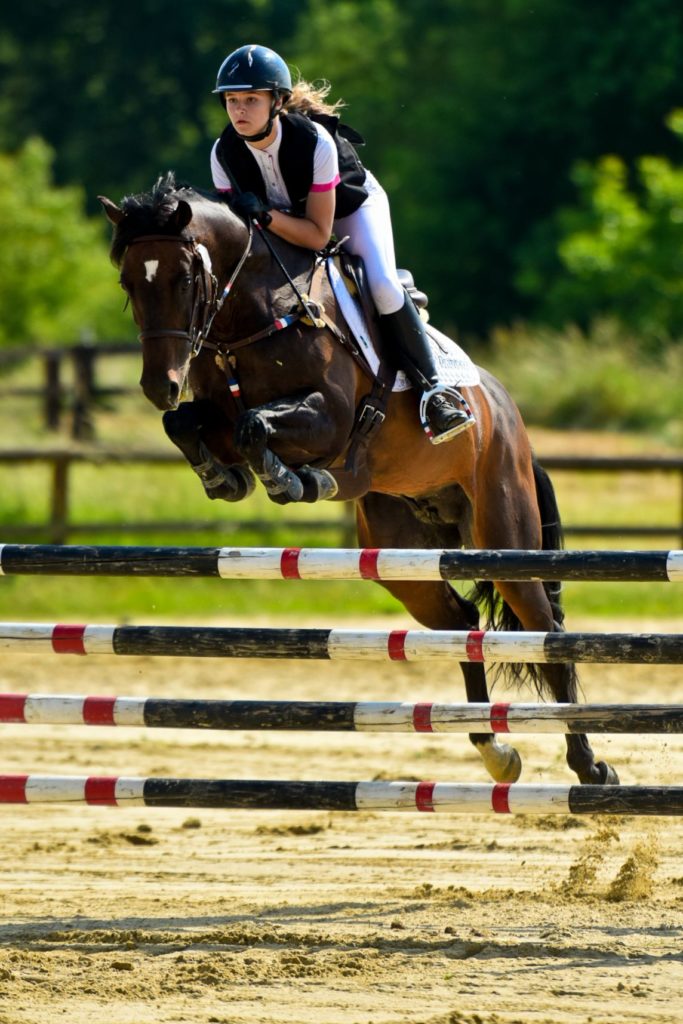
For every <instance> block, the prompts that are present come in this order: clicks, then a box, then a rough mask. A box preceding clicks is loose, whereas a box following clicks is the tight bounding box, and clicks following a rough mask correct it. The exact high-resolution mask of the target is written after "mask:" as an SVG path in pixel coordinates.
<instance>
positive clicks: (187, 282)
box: [180, 274, 192, 292]
mask: <svg viewBox="0 0 683 1024" xmlns="http://www.w3.org/2000/svg"><path fill="white" fill-rule="evenodd" d="M191 284H192V278H191V277H190V275H189V274H185V276H184V277H182V278H181V280H180V287H181V288H182V289H183V291H184V292H186V291H187V289H188V288H189V287H190V286H191Z"/></svg>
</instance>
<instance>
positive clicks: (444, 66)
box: [296, 0, 683, 331]
mask: <svg viewBox="0 0 683 1024" xmlns="http://www.w3.org/2000/svg"><path fill="white" fill-rule="evenodd" d="M296 49H297V53H298V54H299V60H300V63H301V65H302V68H303V69H304V70H305V71H306V72H307V73H308V74H317V75H325V76H326V77H328V78H330V79H331V80H332V81H333V83H334V86H335V91H336V92H338V93H340V94H341V95H343V96H344V97H345V98H346V99H348V100H349V101H350V105H351V109H350V111H349V120H350V121H351V123H352V124H354V126H355V127H357V128H358V129H359V130H360V131H361V132H364V133H366V134H367V135H368V138H369V139H370V140H371V143H370V145H369V146H368V149H367V162H368V165H369V166H370V167H372V168H373V169H375V170H376V171H377V172H378V174H379V177H380V179H381V180H382V182H383V183H384V184H385V185H386V186H387V190H388V191H389V193H390V198H391V200H392V207H393V211H394V221H395V227H396V236H397V248H398V253H399V260H400V262H402V263H407V264H410V265H411V267H412V268H413V269H414V270H415V271H416V273H417V275H418V277H419V280H420V282H421V283H422V285H423V286H425V287H426V288H427V289H428V290H429V291H430V293H431V296H432V299H433V307H434V313H435V316H437V317H438V318H439V320H440V321H441V322H442V323H446V322H448V320H450V321H451V322H453V321H454V322H455V323H456V324H458V325H460V326H461V327H462V328H465V329H473V330H476V331H485V330H486V329H488V328H489V327H490V326H491V325H492V324H495V323H500V322H504V321H510V320H513V319H515V318H517V317H520V316H523V317H528V316H534V315H535V314H536V313H537V311H538V300H537V298H536V296H532V295H530V294H529V293H528V292H522V291H520V289H519V288H518V286H517V275H518V273H519V271H520V268H521V267H522V266H523V264H524V263H525V262H526V261H527V260H530V261H532V262H534V261H537V260H538V259H540V258H541V256H542V253H544V252H546V251H547V245H546V241H547V238H548V237H549V236H553V235H554V232H555V230H556V225H555V222H554V219H553V217H554V212H555V210H556V209H557V207H558V206H561V205H562V206H566V205H569V204H571V203H572V202H573V201H574V199H575V197H576V192H575V183H574V181H573V179H572V177H571V174H570V169H571V167H572V165H573V164H574V163H575V162H576V160H577V159H584V160H594V159H596V158H597V157H598V156H599V155H600V154H602V153H604V152H606V151H607V152H613V153H615V154H617V155H619V156H621V158H622V159H623V160H624V161H625V162H626V164H627V165H628V166H629V167H631V166H632V165H633V162H634V160H635V159H636V158H637V156H638V155H639V154H640V153H643V152H651V153H655V154H657V155H662V156H671V155H672V154H673V151H674V148H675V147H674V143H673V142H672V139H671V137H670V134H669V133H667V131H666V129H665V128H664V126H663V123H662V119H663V117H664V116H665V115H666V113H667V112H668V111H669V110H671V109H672V108H673V107H674V106H675V105H676V104H677V103H678V102H679V100H680V93H681V86H682V85H683V6H682V5H681V4H680V0H621V2H620V3H619V4H608V3H595V2H594V0H544V3H542V4H529V3H528V2H526V0H417V2H414V3H410V4H401V3H399V2H398V0H311V2H310V11H309V15H308V17H306V18H304V19H302V21H301V23H300V35H299V41H298V45H297V48H296ZM550 248H551V250H552V251H554V240H553V239H551V246H550Z"/></svg>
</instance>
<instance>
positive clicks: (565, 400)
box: [485, 320, 683, 444]
mask: <svg viewBox="0 0 683 1024" xmlns="http://www.w3.org/2000/svg"><path fill="white" fill-rule="evenodd" d="M485 360H486V365H487V367H488V368H489V369H491V370H492V371H493V372H494V373H495V374H496V376H498V377H499V378H500V379H501V380H502V381H503V382H504V383H505V386H506V387H507V388H508V390H509V391H510V392H511V393H512V394H513V395H514V397H515V401H516V402H517V404H518V405H519V407H520V409H521V412H522V416H523V417H524V420H525V422H526V423H528V424H532V425H543V426H547V427H558V428H561V429H575V430H576V429H594V430H610V429H611V430H635V431H642V432H649V433H650V434H653V433H656V434H658V435H659V437H660V438H662V439H663V440H667V441H669V442H671V443H672V444H676V443H679V444H680V443H681V442H683V437H681V436H680V431H681V417H680V412H681V408H680V407H681V389H680V382H681V380H683V348H682V347H681V346H673V347H671V348H669V349H668V350H666V351H665V352H663V353H661V354H659V355H658V356H656V357H655V356H648V355H646V354H644V353H643V351H642V349H641V347H640V345H639V341H638V338H637V336H634V335H633V334H628V333H627V332H625V331H624V329H623V327H621V326H620V325H619V324H618V323H617V322H616V321H614V320H602V321H601V320H598V321H596V322H595V323H594V324H593V325H592V327H591V328H590V330H588V331H587V332H585V333H584V332H583V331H581V330H580V329H579V328H577V327H569V328H566V329H564V330H562V331H556V330H553V329H551V328H529V327H525V326H518V327H515V328H512V329H503V328H499V329H498V330H496V331H495V332H494V333H493V336H492V343H491V347H490V348H489V349H488V350H487V352H486V353H485Z"/></svg>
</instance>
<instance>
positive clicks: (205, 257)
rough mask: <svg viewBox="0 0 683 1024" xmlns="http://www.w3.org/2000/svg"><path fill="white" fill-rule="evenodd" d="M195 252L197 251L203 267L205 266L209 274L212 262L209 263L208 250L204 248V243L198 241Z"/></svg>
mask: <svg viewBox="0 0 683 1024" xmlns="http://www.w3.org/2000/svg"><path fill="white" fill-rule="evenodd" d="M197 252H198V253H199V255H200V256H201V258H202V263H203V264H204V267H205V268H206V272H207V274H210V273H211V268H212V264H211V257H210V256H209V250H208V249H207V248H206V246H205V245H202V243H201V242H199V244H198V245H197Z"/></svg>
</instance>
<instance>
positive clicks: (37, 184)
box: [0, 139, 129, 345]
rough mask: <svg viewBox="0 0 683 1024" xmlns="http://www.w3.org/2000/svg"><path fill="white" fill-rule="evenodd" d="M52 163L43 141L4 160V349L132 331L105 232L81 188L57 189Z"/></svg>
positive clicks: (0, 187)
mask: <svg viewBox="0 0 683 1024" xmlns="http://www.w3.org/2000/svg"><path fill="white" fill-rule="evenodd" d="M51 160H52V154H51V151H50V149H49V147H48V146H47V145H46V144H45V143H44V142H42V141H41V140H39V139H30V140H29V141H28V142H26V143H25V145H24V146H23V147H22V149H21V150H20V151H19V152H18V153H17V154H16V156H8V155H6V154H5V155H0V221H1V222H2V225H3V233H4V242H3V245H2V246H0V345H12V344H20V343H24V344H25V343H28V342H41V343H45V342H63V343H66V342H69V341H77V340H78V339H79V338H80V337H81V336H82V334H83V332H85V331H87V332H88V334H89V335H91V336H98V335H99V336H100V337H102V336H105V337H111V336H117V335H119V334H120V333H121V332H122V330H123V329H124V325H125V329H126V331H128V330H129V326H128V322H127V321H124V320H123V317H122V316H121V307H122V302H121V299H120V296H119V295H117V294H116V290H115V288H114V287H113V286H112V282H113V274H112V269H111V266H110V265H109V262H108V259H107V249H106V245H105V240H104V232H103V229H102V224H101V222H100V221H97V222H95V221H94V220H92V219H88V218H87V217H86V216H85V214H84V212H83V190H82V189H81V188H79V187H77V186H68V187H62V188H55V187H54V186H53V185H52V183H51V180H50V178H51V175H50V167H51Z"/></svg>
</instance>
